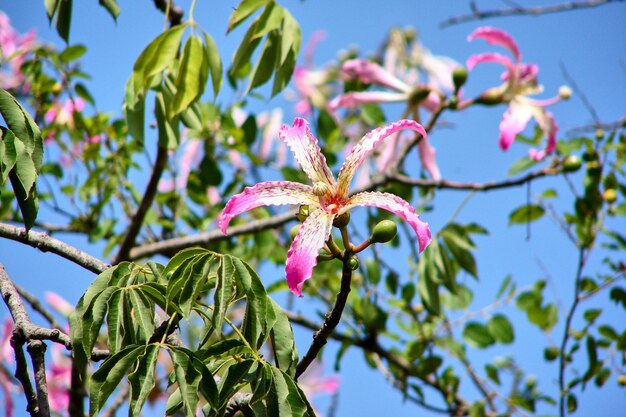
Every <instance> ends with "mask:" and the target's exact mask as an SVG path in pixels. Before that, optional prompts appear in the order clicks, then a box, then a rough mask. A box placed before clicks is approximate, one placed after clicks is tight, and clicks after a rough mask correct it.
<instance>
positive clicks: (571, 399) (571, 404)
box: [567, 394, 578, 414]
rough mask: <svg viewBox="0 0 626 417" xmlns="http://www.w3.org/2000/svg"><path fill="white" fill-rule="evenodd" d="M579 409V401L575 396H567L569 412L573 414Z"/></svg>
mask: <svg viewBox="0 0 626 417" xmlns="http://www.w3.org/2000/svg"><path fill="white" fill-rule="evenodd" d="M577 408H578V400H576V396H575V395H574V394H567V412H568V413H569V414H572V413H574V412H575V411H576V409H577Z"/></svg>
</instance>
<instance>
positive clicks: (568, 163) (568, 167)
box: [563, 155, 583, 172]
mask: <svg viewBox="0 0 626 417" xmlns="http://www.w3.org/2000/svg"><path fill="white" fill-rule="evenodd" d="M582 164H583V161H582V160H581V159H580V157H579V156H577V155H569V156H568V157H567V158H565V160H564V161H563V171H565V172H576V171H578V170H579V169H580V167H581V166H582Z"/></svg>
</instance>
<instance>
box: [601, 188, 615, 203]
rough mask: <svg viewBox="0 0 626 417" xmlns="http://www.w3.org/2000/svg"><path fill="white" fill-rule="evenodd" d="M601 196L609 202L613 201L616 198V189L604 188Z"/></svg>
mask: <svg viewBox="0 0 626 417" xmlns="http://www.w3.org/2000/svg"><path fill="white" fill-rule="evenodd" d="M602 198H603V199H604V201H606V202H607V203H609V204H611V203H615V200H617V191H615V188H609V189H606V190H604V192H603V193H602Z"/></svg>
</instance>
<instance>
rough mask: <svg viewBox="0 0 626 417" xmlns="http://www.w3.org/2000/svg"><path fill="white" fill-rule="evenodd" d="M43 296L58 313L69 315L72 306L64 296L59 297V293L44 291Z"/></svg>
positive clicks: (72, 309) (72, 308)
mask: <svg viewBox="0 0 626 417" xmlns="http://www.w3.org/2000/svg"><path fill="white" fill-rule="evenodd" d="M44 298H45V299H46V301H47V302H48V304H49V305H50V307H52V308H53V309H54V310H56V311H57V312H58V313H60V314H62V315H63V316H65V317H69V316H70V314H72V312H73V311H74V306H73V305H72V304H70V303H69V302H68V301H67V300H66V299H65V298H63V297H61V296H60V295H59V294H57V293H55V292H52V291H46V292H45V293H44Z"/></svg>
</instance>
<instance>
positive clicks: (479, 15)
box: [439, 0, 624, 28]
mask: <svg viewBox="0 0 626 417" xmlns="http://www.w3.org/2000/svg"><path fill="white" fill-rule="evenodd" d="M623 1H624V0H587V1H572V2H568V3H559V4H553V5H549V6H537V7H511V8H508V9H494V10H479V9H478V8H476V7H472V13H469V14H466V15H461V16H455V17H451V18H449V19H447V20H444V21H443V22H441V23H440V24H439V27H441V28H445V27H448V26H452V25H457V24H460V23H467V22H472V21H474V20H484V19H491V18H495V17H506V16H539V15H543V14H549V13H559V12H566V11H571V10H577V9H586V8H591V7H597V6H603V5H606V4H609V3H617V2H623ZM472 4H473V2H472Z"/></svg>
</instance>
